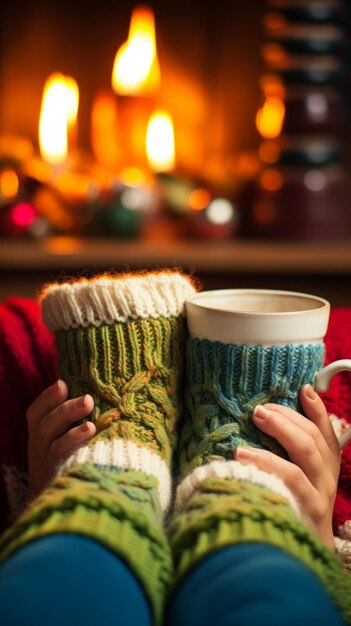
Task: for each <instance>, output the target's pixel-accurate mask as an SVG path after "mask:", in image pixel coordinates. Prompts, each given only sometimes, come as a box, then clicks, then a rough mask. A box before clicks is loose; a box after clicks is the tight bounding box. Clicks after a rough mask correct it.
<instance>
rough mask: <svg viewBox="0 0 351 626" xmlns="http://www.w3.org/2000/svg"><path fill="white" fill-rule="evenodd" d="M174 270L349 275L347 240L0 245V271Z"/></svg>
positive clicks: (64, 240)
mask: <svg viewBox="0 0 351 626" xmlns="http://www.w3.org/2000/svg"><path fill="white" fill-rule="evenodd" d="M166 265H167V266H172V265H178V266H181V267H182V268H184V269H185V270H189V269H194V270H196V271H197V272H207V273H226V274H229V273H239V272H240V273H253V272H255V273H261V274H263V273H274V274H282V273H291V274H292V273H297V274H299V273H301V274H305V273H309V274H316V275H318V274H319V275H321V274H349V273H351V241H342V242H326V243H319V242H318V243H310V242H307V243H305V242H277V241H252V240H251V241H249V240H239V239H238V240H232V241H177V240H176V241H121V240H117V239H108V240H106V239H75V238H70V237H50V238H45V239H42V240H38V241H35V240H0V271H1V272H2V273H4V272H6V271H20V272H25V271H53V270H71V271H75V270H77V271H79V270H82V269H86V270H92V271H94V270H101V269H106V270H108V269H111V268H116V269H121V268H122V269H123V268H126V267H130V268H132V269H135V268H142V267H156V266H161V267H162V266H166Z"/></svg>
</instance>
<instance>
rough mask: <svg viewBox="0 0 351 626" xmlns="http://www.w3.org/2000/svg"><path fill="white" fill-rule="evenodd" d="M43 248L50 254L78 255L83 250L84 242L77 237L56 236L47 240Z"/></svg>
mask: <svg viewBox="0 0 351 626" xmlns="http://www.w3.org/2000/svg"><path fill="white" fill-rule="evenodd" d="M43 247H44V249H45V250H46V251H47V252H49V253H50V254H62V255H66V254H77V253H78V252H80V250H81V249H82V241H81V239H77V238H76V237H64V236H63V237H59V236H56V237H52V238H51V237H50V238H48V239H45V240H44V241H43Z"/></svg>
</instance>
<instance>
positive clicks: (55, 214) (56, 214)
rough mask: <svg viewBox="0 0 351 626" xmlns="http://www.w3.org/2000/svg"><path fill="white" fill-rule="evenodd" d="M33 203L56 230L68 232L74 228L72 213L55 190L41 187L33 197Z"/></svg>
mask: <svg viewBox="0 0 351 626" xmlns="http://www.w3.org/2000/svg"><path fill="white" fill-rule="evenodd" d="M33 203H34V206H35V207H36V208H37V209H38V211H39V212H40V213H41V215H42V216H43V217H45V218H46V219H47V220H48V222H50V224H51V225H52V226H53V227H54V228H55V229H57V230H59V231H68V230H71V229H72V228H73V227H74V220H73V217H72V215H71V213H70V212H69V210H68V209H67V208H66V206H65V205H64V204H63V202H61V201H60V199H59V198H58V196H57V193H55V192H54V191H53V190H51V189H49V188H47V187H44V186H40V187H39V188H38V190H37V192H36V193H35V194H34V196H33Z"/></svg>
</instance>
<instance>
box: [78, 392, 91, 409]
mask: <svg viewBox="0 0 351 626" xmlns="http://www.w3.org/2000/svg"><path fill="white" fill-rule="evenodd" d="M89 398H90V396H89V394H88V393H87V394H86V395H85V396H81V398H78V400H77V401H76V406H77V407H78V408H80V409H81V408H82V407H84V406H86V405H87V402H88V400H89Z"/></svg>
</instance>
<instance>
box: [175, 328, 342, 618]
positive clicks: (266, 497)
mask: <svg viewBox="0 0 351 626" xmlns="http://www.w3.org/2000/svg"><path fill="white" fill-rule="evenodd" d="M322 359H323V347H322V346H321V345H311V346H297V347H294V346H279V347H278V346H274V347H272V348H264V347H263V346H258V347H253V346H232V345H224V344H220V343H214V342H209V341H206V340H197V339H190V340H188V345H187V393H186V397H187V398H186V399H187V408H188V413H187V414H186V415H185V419H184V420H183V422H182V424H181V432H180V442H179V470H180V477H181V482H180V485H179V486H178V490H177V498H176V506H175V511H174V514H173V517H172V519H171V521H170V524H169V536H170V542H171V546H172V550H173V556H174V560H175V567H176V581H177V582H179V580H180V579H181V578H182V577H183V576H184V574H185V573H186V572H187V571H188V570H189V569H190V568H191V567H193V566H194V564H195V563H197V562H198V561H199V560H200V559H202V558H204V557H206V555H208V554H209V553H211V552H213V551H215V550H218V549H220V548H222V547H224V546H226V545H233V544H236V543H244V542H261V543H267V544H270V545H274V546H276V547H278V548H280V549H282V550H284V551H285V552H287V553H289V554H291V555H292V556H294V557H295V558H298V559H299V560H300V561H302V562H303V563H304V564H305V566H306V567H308V568H309V569H310V570H311V571H313V572H314V573H315V575H316V576H317V577H318V578H319V579H320V581H321V582H322V584H323V585H324V586H325V588H326V589H327V591H328V592H329V594H330V596H331V597H332V599H333V600H334V602H335V604H336V606H337V607H338V608H339V610H340V611H341V613H342V615H343V617H344V619H346V620H349V621H350V622H351V578H350V577H349V576H348V574H347V573H346V572H345V571H344V570H343V567H342V563H341V561H340V559H339V557H338V556H337V555H336V554H335V553H333V552H331V551H330V550H329V549H328V548H327V547H326V546H325V545H324V544H322V543H321V542H320V541H319V540H318V539H317V538H316V536H315V535H314V533H313V532H311V531H310V530H309V529H308V528H307V527H306V525H305V523H304V521H303V519H302V515H301V513H300V510H299V505H298V503H297V502H296V500H295V498H294V496H293V494H292V493H291V492H290V490H289V489H287V487H286V486H285V485H284V484H283V482H282V481H281V479H279V478H278V477H276V476H273V475H272V474H268V473H266V472H262V471H260V470H258V469H257V468H256V467H255V466H253V465H242V464H241V463H239V462H237V461H234V460H233V453H234V451H235V448H236V446H237V445H253V446H257V447H264V448H266V449H270V450H273V451H274V452H278V453H279V454H283V451H282V450H281V448H280V447H277V445H276V442H274V440H272V439H271V438H268V437H265V436H264V435H263V434H262V433H260V431H259V430H258V429H256V428H255V427H254V425H253V423H252V422H251V413H252V410H253V408H254V406H255V405H256V404H258V403H264V402H267V401H272V402H279V403H281V404H285V405H287V406H293V407H296V405H297V396H298V391H299V389H300V387H301V386H302V385H303V384H305V383H307V382H312V381H313V376H314V373H315V372H316V371H317V370H318V369H319V368H320V367H321V365H322ZM230 459H231V460H230Z"/></svg>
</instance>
